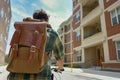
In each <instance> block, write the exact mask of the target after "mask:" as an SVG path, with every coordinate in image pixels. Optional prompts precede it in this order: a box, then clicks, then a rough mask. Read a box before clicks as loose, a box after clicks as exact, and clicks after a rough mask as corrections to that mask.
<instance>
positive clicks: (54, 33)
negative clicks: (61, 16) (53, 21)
mask: <svg viewBox="0 0 120 80" xmlns="http://www.w3.org/2000/svg"><path fill="white" fill-rule="evenodd" d="M47 32H49V33H51V34H53V35H55V36H58V33H57V31H55V30H54V29H52V28H50V29H48V30H47Z"/></svg>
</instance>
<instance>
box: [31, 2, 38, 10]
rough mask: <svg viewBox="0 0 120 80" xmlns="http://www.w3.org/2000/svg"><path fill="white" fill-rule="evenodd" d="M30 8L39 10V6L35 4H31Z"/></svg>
mask: <svg viewBox="0 0 120 80" xmlns="http://www.w3.org/2000/svg"><path fill="white" fill-rule="evenodd" d="M31 6H32V7H34V8H35V9H38V8H39V6H38V5H37V4H35V3H32V4H31Z"/></svg>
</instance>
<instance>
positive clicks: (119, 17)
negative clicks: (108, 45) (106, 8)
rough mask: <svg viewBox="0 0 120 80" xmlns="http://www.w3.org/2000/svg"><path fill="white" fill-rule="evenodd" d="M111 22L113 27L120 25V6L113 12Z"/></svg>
mask: <svg viewBox="0 0 120 80" xmlns="http://www.w3.org/2000/svg"><path fill="white" fill-rule="evenodd" d="M111 20H112V25H113V26H114V25H116V24H119V23H120V6H119V7H117V8H116V9H114V10H113V11H111Z"/></svg>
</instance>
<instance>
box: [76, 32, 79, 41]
mask: <svg viewBox="0 0 120 80" xmlns="http://www.w3.org/2000/svg"><path fill="white" fill-rule="evenodd" d="M76 40H77V41H79V40H80V31H77V32H76Z"/></svg>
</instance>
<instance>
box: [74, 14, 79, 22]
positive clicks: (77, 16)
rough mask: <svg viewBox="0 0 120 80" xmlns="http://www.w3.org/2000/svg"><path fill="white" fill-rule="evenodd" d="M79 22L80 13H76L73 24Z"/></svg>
mask: <svg viewBox="0 0 120 80" xmlns="http://www.w3.org/2000/svg"><path fill="white" fill-rule="evenodd" d="M78 21H80V12H78V13H77V14H76V16H75V22H78Z"/></svg>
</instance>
